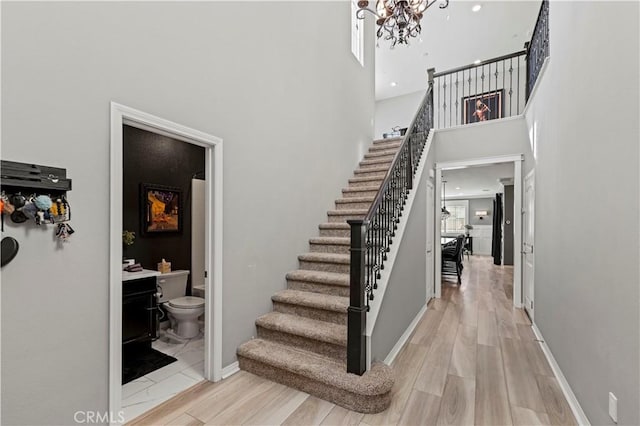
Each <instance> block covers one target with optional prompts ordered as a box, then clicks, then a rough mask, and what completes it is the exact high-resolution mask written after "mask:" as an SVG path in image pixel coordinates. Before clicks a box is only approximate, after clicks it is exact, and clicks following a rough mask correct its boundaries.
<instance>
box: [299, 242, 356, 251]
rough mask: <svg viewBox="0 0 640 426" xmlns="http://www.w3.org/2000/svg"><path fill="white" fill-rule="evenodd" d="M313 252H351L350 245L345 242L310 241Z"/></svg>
mask: <svg viewBox="0 0 640 426" xmlns="http://www.w3.org/2000/svg"><path fill="white" fill-rule="evenodd" d="M309 246H310V247H311V253H335V254H349V248H350V246H345V245H343V244H314V243H310V244H309Z"/></svg>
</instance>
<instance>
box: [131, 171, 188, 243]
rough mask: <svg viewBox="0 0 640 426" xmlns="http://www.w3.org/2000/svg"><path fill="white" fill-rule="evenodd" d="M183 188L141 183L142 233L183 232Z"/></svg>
mask: <svg viewBox="0 0 640 426" xmlns="http://www.w3.org/2000/svg"><path fill="white" fill-rule="evenodd" d="M182 201H183V200H182V189H180V188H176V187H172V186H163V185H155V184H151V183H142V184H140V207H141V208H140V211H141V219H142V220H141V222H140V224H141V226H142V234H143V235H149V234H158V233H171V232H175V233H181V232H182V216H183V215H184V209H183V204H182Z"/></svg>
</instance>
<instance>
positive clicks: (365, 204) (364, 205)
mask: <svg viewBox="0 0 640 426" xmlns="http://www.w3.org/2000/svg"><path fill="white" fill-rule="evenodd" d="M369 206H371V201H358V202H353V203H336V210H359V209H364V210H368V209H369Z"/></svg>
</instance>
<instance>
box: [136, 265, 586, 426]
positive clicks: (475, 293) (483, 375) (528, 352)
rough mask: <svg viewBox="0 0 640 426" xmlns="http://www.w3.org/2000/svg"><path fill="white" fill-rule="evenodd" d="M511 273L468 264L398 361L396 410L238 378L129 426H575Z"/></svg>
mask: <svg viewBox="0 0 640 426" xmlns="http://www.w3.org/2000/svg"><path fill="white" fill-rule="evenodd" d="M512 282H513V268H510V267H500V266H494V265H493V263H492V258H489V257H479V256H472V257H471V259H470V260H467V261H465V268H464V271H463V277H462V285H461V286H457V285H456V284H455V283H454V282H449V281H443V283H442V299H439V300H432V301H431V302H430V303H429V309H428V310H427V312H426V313H425V315H424V317H423V318H422V320H421V321H420V323H419V324H418V326H417V327H416V329H415V331H414V333H413V335H412V336H411V338H410V339H409V341H408V342H407V344H406V345H405V347H404V348H403V349H402V351H401V352H400V354H398V356H397V357H396V359H395V361H394V364H393V366H394V369H395V372H396V383H395V385H394V389H393V391H392V403H391V407H389V409H388V410H386V411H385V412H383V413H379V414H375V415H372V414H369V415H363V414H360V413H355V412H353V411H349V410H346V409H344V408H342V407H338V406H336V405H334V404H331V403H329V402H326V401H323V400H321V399H318V398H315V397H313V396H310V395H307V394H306V393H303V392H299V391H297V390H294V389H290V388H287V387H286V386H283V385H280V384H276V383H273V382H270V381H268V380H265V379H262V378H260V377H257V376H254V375H252V374H250V373H247V372H244V371H241V372H239V373H236V374H234V375H233V376H231V377H230V378H228V379H225V380H223V381H221V382H218V383H210V382H206V381H205V382H202V383H200V384H198V385H196V386H194V387H192V388H191V389H188V390H187V391H185V392H182V393H181V394H179V395H177V396H176V397H175V398H173V399H171V400H169V401H167V402H165V403H164V404H162V405H160V406H158V407H156V408H155V409H153V410H151V411H149V412H148V413H146V414H144V415H142V416H140V417H138V418H137V419H135V420H133V421H132V422H131V423H129V424H131V425H176V426H177V425H193V426H200V425H231V424H233V425H239V424H251V425H280V424H282V425H305V426H307V425H364V426H376V425H396V424H397V425H472V424H476V425H527V426H529V425H575V424H577V423H576V421H575V419H574V417H573V414H572V413H571V409H570V408H569V405H568V404H567V401H566V400H565V398H564V395H563V394H562V391H561V389H560V385H559V384H558V381H557V380H556V378H555V377H554V376H553V372H552V371H551V368H550V367H549V365H548V363H547V361H546V359H545V357H544V354H543V353H542V350H541V349H540V346H539V344H538V343H537V342H536V341H535V337H534V335H533V332H532V330H531V327H530V323H529V320H528V317H527V316H526V314H525V313H524V312H523V311H522V310H519V309H513V308H512V306H511V305H512V304H511V299H510V297H511V294H512Z"/></svg>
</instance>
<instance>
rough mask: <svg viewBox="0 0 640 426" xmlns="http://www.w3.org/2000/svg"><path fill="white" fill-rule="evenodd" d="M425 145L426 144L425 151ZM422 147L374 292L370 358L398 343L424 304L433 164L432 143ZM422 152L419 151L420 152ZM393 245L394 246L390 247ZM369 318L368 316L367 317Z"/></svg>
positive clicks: (382, 355) (381, 355) (383, 356)
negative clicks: (420, 165)
mask: <svg viewBox="0 0 640 426" xmlns="http://www.w3.org/2000/svg"><path fill="white" fill-rule="evenodd" d="M427 148H430V149H429V151H428V152H426V150H427ZM427 148H425V153H424V154H427V158H426V162H425V167H424V170H423V172H422V175H421V178H420V180H419V181H415V182H414V187H413V190H412V191H415V199H414V200H413V204H412V206H411V209H406V208H405V212H403V215H402V218H401V220H402V221H406V224H405V229H404V236H403V238H402V239H399V238H396V240H395V241H394V242H393V245H392V247H391V250H396V251H397V252H396V255H395V256H396V260H395V262H394V263H393V267H392V268H391V269H390V272H388V271H387V273H390V276H389V281H388V283H387V287H386V291H385V292H384V295H382V294H376V297H377V298H378V299H379V300H378V302H377V303H381V306H380V311H379V312H378V316H377V318H376V322H375V326H374V328H373V333H372V334H371V359H372V360H377V361H384V360H385V359H387V357H388V356H389V355H390V353H391V351H392V349H393V348H394V346H395V345H396V343H398V340H399V339H400V338H401V337H402V335H403V333H404V332H405V331H406V330H407V327H409V326H410V325H411V322H412V321H413V319H414V318H415V317H416V315H417V314H418V313H419V312H420V310H421V309H422V308H423V307H424V306H425V304H426V290H427V288H426V252H427V245H426V238H425V236H426V232H427V231H426V229H427V228H426V227H427V217H426V209H427V206H426V203H427V182H428V181H431V178H430V177H429V170H430V169H432V168H433V165H434V159H435V145H434V144H433V143H432V144H431V146H430V147H427ZM424 154H423V155H424ZM394 246H396V247H394ZM367 320H369V318H367Z"/></svg>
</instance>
